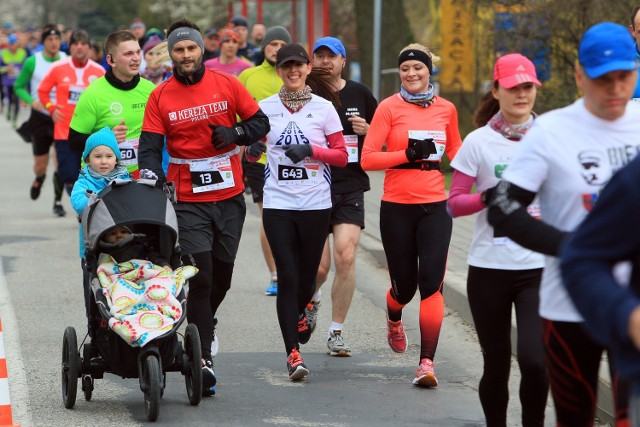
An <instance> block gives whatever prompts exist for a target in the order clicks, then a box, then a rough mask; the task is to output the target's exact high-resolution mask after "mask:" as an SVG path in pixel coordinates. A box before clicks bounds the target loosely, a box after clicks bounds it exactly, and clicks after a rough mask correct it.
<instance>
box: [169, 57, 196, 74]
mask: <svg viewBox="0 0 640 427" xmlns="http://www.w3.org/2000/svg"><path fill="white" fill-rule="evenodd" d="M173 65H174V66H175V68H176V70H177V71H178V73H179V74H180V75H182V76H185V77H191V76H192V75H193V74H195V72H196V71H198V70H199V69H200V67H201V66H202V56H200V58H198V59H195V60H194V61H193V68H192V69H191V71H188V72H187V71H185V70H184V68H183V66H182V64H179V63H176V62H175V61H174V62H173Z"/></svg>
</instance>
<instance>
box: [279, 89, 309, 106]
mask: <svg viewBox="0 0 640 427" xmlns="http://www.w3.org/2000/svg"><path fill="white" fill-rule="evenodd" d="M278 96H279V97H280V101H282V103H283V104H284V105H285V106H286V107H287V108H288V109H290V110H291V111H293V112H294V113H295V112H297V111H298V110H300V109H301V108H302V107H304V105H305V104H306V103H307V102H309V101H311V88H310V87H309V86H308V85H307V86H305V87H304V89H302V90H299V91H297V92H289V91H287V89H285V87H284V86H282V87H281V88H280V92H278Z"/></svg>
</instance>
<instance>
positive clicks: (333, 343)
mask: <svg viewBox="0 0 640 427" xmlns="http://www.w3.org/2000/svg"><path fill="white" fill-rule="evenodd" d="M327 347H328V348H329V352H328V353H329V355H331V356H337V357H350V356H351V349H350V348H349V346H348V345H347V344H345V342H344V340H343V339H342V331H331V332H329V339H327Z"/></svg>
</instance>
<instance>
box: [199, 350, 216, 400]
mask: <svg viewBox="0 0 640 427" xmlns="http://www.w3.org/2000/svg"><path fill="white" fill-rule="evenodd" d="M215 385H216V374H215V372H213V360H211V359H202V395H203V396H205V397H206V396H212V393H211V389H212V388H213V387H214V386H215ZM213 393H214V394H215V388H214V389H213Z"/></svg>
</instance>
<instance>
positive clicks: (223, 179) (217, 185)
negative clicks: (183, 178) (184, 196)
mask: <svg viewBox="0 0 640 427" xmlns="http://www.w3.org/2000/svg"><path fill="white" fill-rule="evenodd" d="M189 171H190V172H191V184H192V188H193V192H194V193H202V192H205V191H215V190H223V189H225V188H231V187H233V186H235V180H234V179H233V171H232V169H231V160H230V159H229V158H228V157H226V158H222V159H217V160H201V161H194V162H191V163H189Z"/></svg>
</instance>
